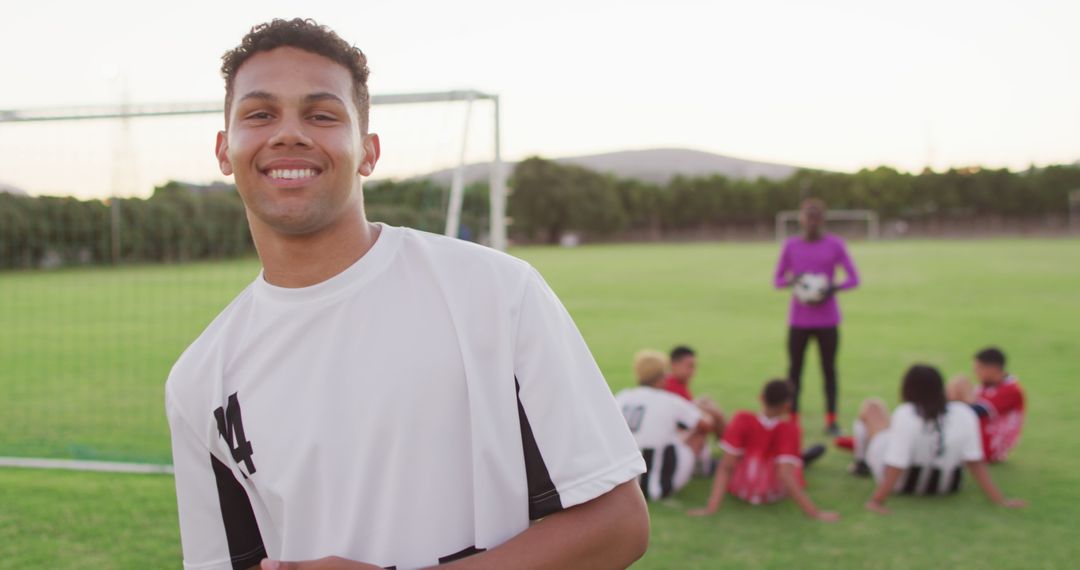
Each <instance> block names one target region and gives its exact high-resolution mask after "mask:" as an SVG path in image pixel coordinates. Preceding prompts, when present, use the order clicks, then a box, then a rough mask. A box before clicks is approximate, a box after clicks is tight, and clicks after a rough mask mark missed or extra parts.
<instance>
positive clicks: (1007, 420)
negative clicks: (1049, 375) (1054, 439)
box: [978, 375, 1024, 463]
mask: <svg viewBox="0 0 1080 570" xmlns="http://www.w3.org/2000/svg"><path fill="white" fill-rule="evenodd" d="M978 405H979V406H980V407H982V408H984V409H985V410H986V412H987V415H984V416H981V417H980V423H981V424H982V440H983V453H984V454H985V455H986V460H987V461H989V462H991V463H996V462H998V461H1004V460H1005V458H1006V457H1007V456H1008V455H1009V451H1010V450H1011V449H1012V448H1013V447H1015V446H1016V443H1017V442H1018V441H1019V440H1020V430H1021V428H1022V427H1023V426H1024V391H1023V390H1022V389H1021V388H1020V382H1019V381H1017V379H1016V377H1015V376H1012V375H1009V376H1007V377H1006V378H1005V381H1004V382H1002V383H1001V384H998V385H997V386H990V387H986V386H984V387H981V388H979V401H978Z"/></svg>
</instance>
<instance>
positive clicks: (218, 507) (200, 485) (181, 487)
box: [165, 390, 266, 570]
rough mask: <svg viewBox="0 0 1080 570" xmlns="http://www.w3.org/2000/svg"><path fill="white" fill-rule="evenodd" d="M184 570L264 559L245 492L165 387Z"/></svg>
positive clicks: (225, 569) (212, 569)
mask: <svg viewBox="0 0 1080 570" xmlns="http://www.w3.org/2000/svg"><path fill="white" fill-rule="evenodd" d="M165 409H166V414H167V416H168V419H169V428H170V431H171V432H172V452H173V469H174V471H175V479H176V501H177V508H178V511H179V515H180V542H181V546H182V548H183V553H184V568H185V569H186V570H195V569H198V570H218V569H220V570H235V569H241V568H243V569H247V568H250V567H252V566H256V565H258V564H259V561H260V560H262V559H263V558H265V557H266V549H265V548H264V547H263V543H262V538H261V536H260V534H259V530H258V525H257V523H256V522H255V517H254V514H253V513H252V511H251V506H250V503H249V502H248V497H247V494H246V492H245V491H244V489H243V487H242V486H241V485H240V483H239V482H238V481H237V480H236V478H235V476H234V475H233V473H232V471H231V470H230V469H229V468H228V467H226V466H225V464H224V463H222V462H221V461H220V460H218V459H217V458H216V457H214V455H213V454H212V453H211V452H210V450H209V449H207V447H206V446H205V445H204V444H203V443H202V438H200V437H199V436H198V434H197V432H196V431H195V430H194V429H193V428H192V427H191V425H190V424H189V423H188V422H187V421H186V420H185V419H184V418H183V417H182V415H181V413H180V411H179V410H178V409H177V407H176V402H175V400H174V399H173V398H172V397H170V395H169V394H168V390H166V398H165Z"/></svg>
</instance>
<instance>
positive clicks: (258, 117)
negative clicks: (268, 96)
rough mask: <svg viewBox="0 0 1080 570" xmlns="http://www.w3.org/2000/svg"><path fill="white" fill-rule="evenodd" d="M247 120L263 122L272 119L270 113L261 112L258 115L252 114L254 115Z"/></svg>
mask: <svg viewBox="0 0 1080 570" xmlns="http://www.w3.org/2000/svg"><path fill="white" fill-rule="evenodd" d="M245 118H247V119H255V120H260V121H261V120H266V119H269V118H270V113H266V112H262V111H260V112H258V113H252V114H250V115H248V116H247V117H245Z"/></svg>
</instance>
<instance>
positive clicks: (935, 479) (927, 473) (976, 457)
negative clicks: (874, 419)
mask: <svg viewBox="0 0 1080 570" xmlns="http://www.w3.org/2000/svg"><path fill="white" fill-rule="evenodd" d="M982 459H983V450H982V440H981V438H980V435H979V419H978V417H977V416H976V415H975V412H973V411H972V410H971V407H970V406H968V405H967V404H961V403H959V402H949V404H948V406H947V408H946V411H945V413H944V414H943V415H942V416H941V417H940V418H939V419H938V421H937V422H932V421H926V420H924V419H923V418H922V417H921V416H920V415H919V414H918V412H917V411H916V409H915V406H914V405H912V404H910V403H904V404H901V405H900V406H899V407H897V408H896V410H895V411H894V412H893V414H892V420H891V421H890V422H889V429H887V430H885V431H883V432H881V433H880V434H878V435H877V436H875V437H874V439H873V440H871V441H870V447H869V449H868V450H867V456H866V462H867V464H869V465H870V469H871V470H872V471H873V473H874V477H875V478H876V479H878V480H881V478H882V477H883V476H884V474H885V467H886V466H890V467H897V468H900V469H903V470H904V474H903V476H901V477H900V480H899V481H898V482H897V484H896V489H895V491H896V492H898V493H904V494H922V495H934V494H946V493H954V492H956V491H957V490H959V489H960V483H961V481H962V480H963V468H964V464H965V463H966V462H969V461H982Z"/></svg>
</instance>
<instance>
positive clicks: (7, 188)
mask: <svg viewBox="0 0 1080 570" xmlns="http://www.w3.org/2000/svg"><path fill="white" fill-rule="evenodd" d="M0 192H4V193H7V194H15V195H17V196H25V195H26V190H23V189H22V188H17V187H15V186H12V185H11V184H4V183H3V182H0Z"/></svg>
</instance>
